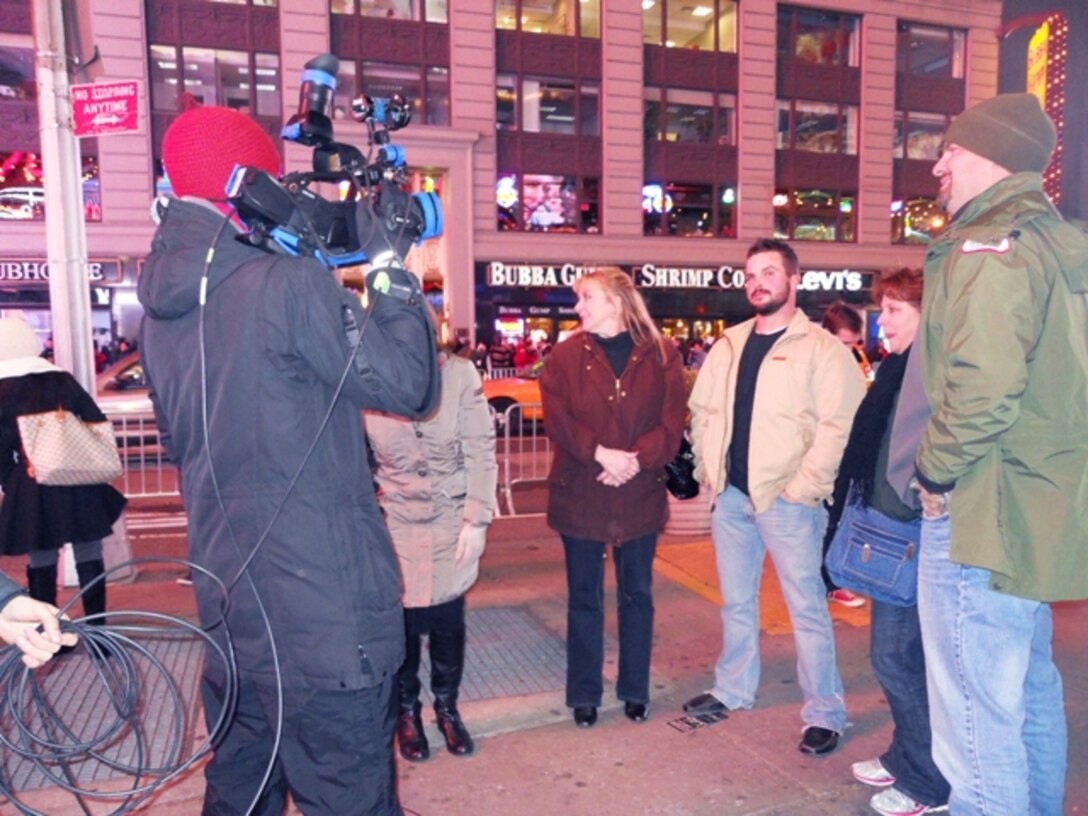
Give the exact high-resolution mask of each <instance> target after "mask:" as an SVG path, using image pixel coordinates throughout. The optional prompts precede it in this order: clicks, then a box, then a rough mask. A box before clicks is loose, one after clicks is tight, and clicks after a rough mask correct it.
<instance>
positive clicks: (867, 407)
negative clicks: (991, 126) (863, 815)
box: [825, 269, 949, 816]
mask: <svg viewBox="0 0 1088 816" xmlns="http://www.w3.org/2000/svg"><path fill="white" fill-rule="evenodd" d="M873 302H874V303H875V304H877V305H878V306H880V318H879V320H878V323H879V324H880V326H881V328H882V329H883V332H884V338H885V340H886V341H887V343H888V347H889V349H890V351H891V353H890V354H889V355H888V356H887V357H886V358H885V359H884V361H883V362H882V363H881V364H880V365H879V367H878V368H877V372H876V378H875V379H874V381H873V384H872V387H871V388H870V389H869V391H868V392H867V393H866V395H865V398H864V399H863V400H862V402H861V405H859V406H858V411H857V414H856V415H855V416H854V424H853V426H852V427H851V429H850V438H849V440H848V441H847V443H846V450H845V452H844V453H843V460H842V466H841V467H840V468H839V475H838V478H837V479H836V481H835V492H834V498H833V502H834V503H833V505H832V507H831V510H830V513H829V519H828V529H827V539H826V540H827V541H828V542H830V541H831V540H832V538H833V537H834V536H835V533H836V532H837V527H838V525H839V523H840V519H841V522H842V524H843V525H846V524H849V520H850V518H851V516H852V513H851V512H850V508H849V507H847V506H846V505H847V504H848V503H853V502H857V503H859V504H860V505H861V506H863V507H865V508H867V511H868V512H869V513H870V515H871V516H872V515H873V514H876V515H875V518H876V519H878V520H879V518H880V517H881V516H883V517H887V518H889V519H894V520H896V521H899V522H914V521H916V520H917V519H918V518H919V516H920V511H919V510H918V509H917V508H916V507H914V506H911V505H908V504H906V503H904V501H903V495H902V494H901V493H899V492H898V491H897V490H896V489H895V488H894V487H893V486H892V485H891V484H890V483H889V478H888V462H889V443H890V440H891V437H892V428H893V424H894V423H893V418H895V422H906V421H907V420H906V419H904V417H905V416H906V412H904V411H901V410H897V408H898V407H900V405H899V404H900V402H901V401H902V402H903V403H904V405H905V404H906V403H908V402H912V401H916V400H917V399H919V398H920V399H921V400H922V401H923V402H924V400H925V395H914V394H902V393H901V388H902V384H903V374H904V372H905V371H906V367H907V363H908V361H909V359H910V351H911V344H912V343H913V342H914V337H915V335H916V334H917V332H918V326H919V322H920V320H921V308H922V271H921V270H920V269H900V270H897V271H895V272H891V273H889V274H885V275H882V276H880V277H879V278H878V279H877V281H876V282H875V283H874V284H873ZM916 362H917V361H916ZM902 430H903V429H902V428H897V431H902ZM917 433H918V435H920V434H921V426H919V427H918V429H917ZM899 436H901V434H899V433H897V437H899ZM893 524H894V522H893ZM889 526H891V525H889ZM838 532H840V533H845V532H846V530H842V531H838ZM834 550H835V547H832V551H834ZM825 551H826V547H825ZM911 556H912V557H913V558H914V559H915V560H916V559H917V547H915V548H914V551H913V552H912V554H911ZM836 582H837V583H839V584H843V579H842V578H840V577H838V576H837V575H836ZM847 586H848V584H847ZM849 588H850V589H855V590H860V589H862V587H860V586H852V587H849ZM870 659H871V660H872V664H873V673H874V674H875V675H876V678H877V681H878V682H879V683H880V686H881V688H882V689H883V691H884V696H885V698H886V699H887V701H888V707H889V708H890V709H891V713H892V721H893V723H894V726H895V728H894V731H893V733H892V743H891V745H889V746H888V749H887V750H886V751H885V752H884V753H883V754H881V755H880V756H879V757H876V758H874V759H870V760H864V761H861V762H855V763H854V764H853V765H852V767H851V770H852V771H853V774H854V778H855V779H857V780H858V781H859V782H862V783H864V784H866V785H871V786H873V787H880V788H884V790H882V791H880V792H878V793H876V794H875V795H874V796H873V797H872V799H871V800H870V805H871V806H872V808H873V810H875V811H876V812H877V813H880V814H884V816H919V815H920V814H923V813H931V812H936V811H938V810H940V809H943V808H944V806H945V805H946V804H947V803H948V796H949V786H948V782H947V781H945V779H944V777H943V776H942V775H941V772H940V771H939V770H938V769H937V766H936V765H935V764H934V762H933V758H932V756H931V754H930V744H931V736H930V727H929V703H928V698H927V695H926V668H925V656H924V654H923V651H922V632H921V628H920V626H919V623H918V606H917V603H907V604H905V605H902V604H901V603H890V602H888V601H884V600H879V599H877V598H875V597H874V598H873V599H872V614H871V617H870Z"/></svg>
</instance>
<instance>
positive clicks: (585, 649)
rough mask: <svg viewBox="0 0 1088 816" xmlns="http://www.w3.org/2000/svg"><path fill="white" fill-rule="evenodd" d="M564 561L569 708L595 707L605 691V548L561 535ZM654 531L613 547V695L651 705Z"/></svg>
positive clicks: (601, 545) (599, 544)
mask: <svg viewBox="0 0 1088 816" xmlns="http://www.w3.org/2000/svg"><path fill="white" fill-rule="evenodd" d="M562 538H563V550H564V552H565V553H566V563H567V591H568V601H567V705H568V706H570V707H571V708H579V707H584V706H599V705H600V704H601V695H602V693H603V684H602V681H601V669H602V664H603V663H604V557H605V544H604V542H601V541H590V540H587V539H584V538H572V537H570V536H563V537H562ZM656 545H657V534H656V533H653V534H651V535H648V536H643V537H642V538H636V539H634V540H632V541H626V542H624V543H623V544H621V545H618V546H614V547H612V557H613V559H614V560H615V562H616V588H617V591H616V602H617V606H618V607H619V634H620V666H619V677H618V679H617V682H616V697H618V698H619V699H621V700H624V701H625V702H628V703H648V702H650V648H651V645H652V641H653V633H654V601H653V595H652V594H651V588H652V584H653V563H654V550H655V548H656Z"/></svg>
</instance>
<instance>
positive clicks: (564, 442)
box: [540, 332, 685, 544]
mask: <svg viewBox="0 0 1088 816" xmlns="http://www.w3.org/2000/svg"><path fill="white" fill-rule="evenodd" d="M665 345H666V348H665V354H666V357H665V362H664V363H662V362H661V353H660V351H659V349H658V347H657V346H656V345H655V344H654V343H642V344H640V345H639V346H637V347H636V348H635V349H634V351H632V352H631V357H630V359H629V360H628V361H627V367H626V368H625V369H624V371H623V374H622V375H621V376H620V377H619V378H618V379H617V378H616V376H615V375H614V374H613V372H612V367H611V365H609V362H608V358H607V357H606V356H605V353H604V351H603V350H602V349H601V347H600V346H599V345H598V344H597V342H596V340H594V338H593V336H592V335H591V334H588V333H586V332H578V333H577V334H575V335H573V336H572V337H569V338H568V339H566V340H564V341H563V342H562V343H559V344H558V345H557V346H556V347H555V348H554V349H553V350H552V352H551V353H550V354H549V355H548V357H547V358H546V361H545V364H544V372H543V374H542V375H541V377H540V391H541V397H542V399H543V402H544V428H545V432H546V433H547V435H548V438H549V439H551V441H552V442H553V443H554V445H555V456H554V459H553V461H552V468H551V473H550V474H549V476H548V524H549V525H550V526H551V527H553V528H554V529H555V530H557V531H559V532H560V533H563V534H565V535H569V536H573V537H576V538H587V539H591V540H594V541H603V542H606V543H608V544H619V543H622V542H624V541H630V540H632V539H635V538H638V537H640V536H644V535H647V534H649V533H655V532H657V531H658V530H660V529H661V527H662V526H663V525H664V524H665V521H666V520H667V519H668V508H667V503H666V498H665V464H666V463H667V462H670V461H671V460H672V458H673V457H674V456H675V455H676V452H677V449H678V448H679V447H680V436H681V434H682V433H683V429H684V411H685V393H684V380H683V374H682V367H681V364H680V355H679V354H678V353H677V352H676V349H675V348H674V347H673V346H672V344H670V343H666V344H665ZM598 445H603V446H604V447H606V448H617V449H620V450H625V451H637V452H638V462H639V466H640V468H641V469H640V470H639V472H638V474H637V475H636V476H635V477H634V478H633V479H631V480H630V481H629V482H627V483H626V484H623V485H621V486H620V487H609V486H607V485H604V484H601V483H600V482H598V481H597V476H598V475H599V474H600V473H601V466H600V465H599V464H597V462H596V461H595V459H594V453H595V452H596V450H597V446H598Z"/></svg>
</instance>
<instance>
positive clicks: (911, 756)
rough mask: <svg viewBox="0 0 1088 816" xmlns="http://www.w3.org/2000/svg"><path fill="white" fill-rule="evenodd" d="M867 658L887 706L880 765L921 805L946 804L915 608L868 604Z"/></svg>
mask: <svg viewBox="0 0 1088 816" xmlns="http://www.w3.org/2000/svg"><path fill="white" fill-rule="evenodd" d="M869 655H870V659H871V660H872V663H873V674H875V675H876V679H877V681H878V682H879V683H880V687H881V688H882V689H883V690H884V697H885V699H886V700H887V701H888V708H890V709H891V712H892V723H893V725H894V730H893V731H892V744H891V745H889V746H888V750H887V751H885V752H884V753H883V754H882V755H881V757H880V762H881V764H882V765H883V766H884V767H885V768H887V769H888V771H889V772H890V773H891V774H892V776H894V777H895V787H896V788H898V789H899V790H900V791H902V792H903V793H905V794H906V795H907V796H909V797H910V798H911V799H915V800H917V801H919V802H921V803H922V804H924V805H943V804H946V803H947V802H948V782H946V781H945V778H944V776H942V775H941V772H940V770H939V769H938V768H937V766H936V765H935V764H934V762H933V755H932V749H931V742H932V737H931V732H930V728H929V700H928V697H927V695H926V658H925V654H924V652H923V650H922V630H921V626H920V625H919V623H918V607H917V606H894V605H892V604H889V603H883V602H881V601H873V602H872V613H871V618H870V626H869Z"/></svg>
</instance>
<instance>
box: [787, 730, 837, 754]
mask: <svg viewBox="0 0 1088 816" xmlns="http://www.w3.org/2000/svg"><path fill="white" fill-rule="evenodd" d="M838 745H839V733H838V732H837V731H832V730H831V729H830V728H821V727H820V726H818V725H809V726H806V727H805V731H804V733H803V734H802V735H801V744H800V745H798V746H797V750H798V751H800V752H801V753H802V754H808V755H809V756H820V755H822V754H830V753H831V752H832V751H834V750H835V748H837V747H838Z"/></svg>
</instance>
